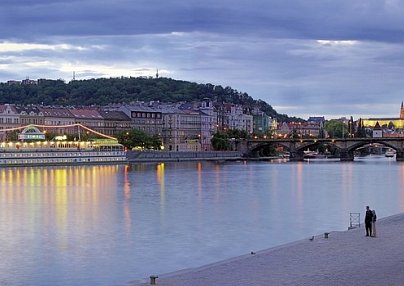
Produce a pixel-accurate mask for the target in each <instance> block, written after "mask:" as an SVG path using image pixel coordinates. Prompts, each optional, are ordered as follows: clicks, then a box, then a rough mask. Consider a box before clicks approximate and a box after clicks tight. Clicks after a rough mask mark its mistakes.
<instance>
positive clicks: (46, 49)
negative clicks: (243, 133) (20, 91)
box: [0, 0, 404, 119]
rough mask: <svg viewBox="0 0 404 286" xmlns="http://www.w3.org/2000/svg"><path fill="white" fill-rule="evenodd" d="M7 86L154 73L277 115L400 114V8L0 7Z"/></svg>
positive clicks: (55, 2)
mask: <svg viewBox="0 0 404 286" xmlns="http://www.w3.org/2000/svg"><path fill="white" fill-rule="evenodd" d="M0 37H1V38H0V81H1V82H6V81H8V80H21V79H25V78H27V77H28V78H30V79H38V78H50V79H59V78H61V79H64V80H66V81H70V80H71V79H72V76H73V72H75V75H76V79H88V78H98V77H120V76H126V77H129V76H132V77H137V76H155V74H156V69H158V70H159V75H160V76H162V77H170V78H173V79H179V80H188V81H193V82H198V83H212V84H215V85H222V86H223V87H225V86H231V87H232V88H234V89H237V90H238V91H241V92H246V93H248V94H249V95H250V96H251V97H253V98H254V99H262V100H264V101H266V102H268V103H269V104H270V105H272V106H273V107H274V108H275V109H276V110H277V111H278V112H280V113H286V114H288V115H290V116H298V117H302V118H305V119H307V117H308V116H323V115H324V116H326V118H327V119H330V118H336V117H340V116H346V117H349V116H351V115H352V116H354V118H355V119H357V118H358V117H381V116H383V117H398V116H399V110H400V104H401V102H402V101H403V100H404V78H403V76H404V1H400V0H295V1H290V0H249V1H237V0H204V1H200V0H199V1H193V0H187V1H185V0H165V1H156V0H97V1H95V0H52V1H51V0H37V1H35V0H18V1H16V0H1V10H0Z"/></svg>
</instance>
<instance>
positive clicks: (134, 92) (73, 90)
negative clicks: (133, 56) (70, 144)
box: [0, 77, 299, 121]
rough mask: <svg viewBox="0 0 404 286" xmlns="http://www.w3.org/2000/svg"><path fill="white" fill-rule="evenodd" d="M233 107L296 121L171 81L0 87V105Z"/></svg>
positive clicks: (248, 100)
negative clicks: (177, 104) (191, 104)
mask: <svg viewBox="0 0 404 286" xmlns="http://www.w3.org/2000/svg"><path fill="white" fill-rule="evenodd" d="M204 98H210V99H211V100H212V101H213V102H218V103H223V102H227V103H234V104H240V105H243V106H246V107H250V108H252V107H255V106H258V107H259V108H260V110H262V111H263V112H265V113H266V114H267V115H269V116H271V117H273V118H276V119H278V120H279V121H291V120H299V119H296V118H290V117H288V116H287V115H286V114H278V113H277V112H276V111H275V110H274V109H273V108H272V106H271V105H269V104H268V103H266V102H265V101H262V100H254V99H253V98H252V97H250V96H249V95H248V94H247V93H245V92H239V91H237V90H235V89H232V88H231V87H222V86H220V85H212V84H198V83H194V82H188V81H182V80H174V79H170V78H144V77H137V78H132V77H130V78H126V77H121V78H108V79H107V78H98V79H89V80H74V81H70V82H69V83H65V82H64V81H63V80H48V79H40V80H38V83H37V84H15V83H1V84H0V103H11V104H22V105H26V104H43V105H58V106H90V105H96V106H103V105H107V104H110V103H130V102H134V101H152V100H154V101H157V100H159V101H160V102H179V101H188V102H192V101H201V100H202V99H204Z"/></svg>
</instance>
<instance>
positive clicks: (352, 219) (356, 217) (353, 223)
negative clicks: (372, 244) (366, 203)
mask: <svg viewBox="0 0 404 286" xmlns="http://www.w3.org/2000/svg"><path fill="white" fill-rule="evenodd" d="M360 226H361V214H360V213H349V227H348V229H352V228H356V227H360Z"/></svg>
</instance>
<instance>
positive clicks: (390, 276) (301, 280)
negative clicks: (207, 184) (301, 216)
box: [126, 214, 404, 286]
mask: <svg viewBox="0 0 404 286" xmlns="http://www.w3.org/2000/svg"><path fill="white" fill-rule="evenodd" d="M156 274H157V275H158V276H159V278H158V279H157V280H156V285H160V286H181V285H187V286H191V285H192V286H207V285H220V286H224V285H228V286H237V285H240V286H241V285H243V286H245V285H254V286H256V285H262V286H264V285H265V286H267V285H311V286H312V285H404V214H399V215H395V216H391V217H388V218H383V219H380V220H379V221H378V222H377V237H375V238H373V237H365V230H364V227H363V226H361V227H360V228H358V229H353V230H349V231H341V232H331V233H330V234H329V238H328V239H326V238H324V235H318V236H315V237H314V239H313V240H310V239H309V238H307V239H304V240H301V241H297V242H295V243H291V244H287V245H283V246H280V247H275V248H271V249H267V250H262V251H257V252H256V253H255V254H246V255H244V256H240V257H236V258H233V259H229V260H225V261H221V262H218V263H214V264H210V265H206V266H202V267H199V268H193V269H186V270H183V271H179V272H175V273H170V274H165V275H162V274H161V273H156ZM126 285H127V286H138V285H150V281H149V279H144V281H143V282H132V283H127V284H126Z"/></svg>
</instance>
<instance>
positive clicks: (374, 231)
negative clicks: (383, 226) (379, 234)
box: [372, 210, 376, 237]
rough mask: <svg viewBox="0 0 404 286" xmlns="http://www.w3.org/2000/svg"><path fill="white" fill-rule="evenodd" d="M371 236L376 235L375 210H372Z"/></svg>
mask: <svg viewBox="0 0 404 286" xmlns="http://www.w3.org/2000/svg"><path fill="white" fill-rule="evenodd" d="M372 236H373V237H376V211H375V210H372Z"/></svg>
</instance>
